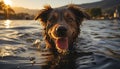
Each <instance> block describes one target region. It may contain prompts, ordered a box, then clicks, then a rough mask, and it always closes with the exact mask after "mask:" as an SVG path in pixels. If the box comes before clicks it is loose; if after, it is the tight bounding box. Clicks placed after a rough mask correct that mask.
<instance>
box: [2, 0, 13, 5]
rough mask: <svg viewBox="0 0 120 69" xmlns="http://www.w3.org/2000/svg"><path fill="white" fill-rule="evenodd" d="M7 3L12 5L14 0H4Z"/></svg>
mask: <svg viewBox="0 0 120 69" xmlns="http://www.w3.org/2000/svg"><path fill="white" fill-rule="evenodd" d="M4 2H5V4H6V5H12V1H11V0H4Z"/></svg>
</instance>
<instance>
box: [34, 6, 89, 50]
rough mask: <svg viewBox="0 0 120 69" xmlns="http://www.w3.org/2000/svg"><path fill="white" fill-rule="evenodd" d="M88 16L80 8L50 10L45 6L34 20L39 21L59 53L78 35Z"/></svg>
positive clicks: (66, 48)
mask: <svg viewBox="0 0 120 69" xmlns="http://www.w3.org/2000/svg"><path fill="white" fill-rule="evenodd" d="M84 18H89V15H88V14H87V13H85V12H83V11H82V10H81V8H80V7H78V6H74V5H69V6H67V7H60V8H51V7H50V6H47V7H46V8H45V9H43V10H41V11H40V13H39V15H38V16H37V17H36V18H35V20H37V19H40V20H41V21H42V22H41V23H42V25H43V26H44V28H45V30H46V34H47V35H48V36H49V37H50V38H51V39H52V40H53V42H54V44H55V47H56V49H57V50H58V51H59V52H64V51H66V50H68V48H69V46H71V44H72V43H73V42H74V41H75V39H76V38H77V36H78V34H79V33H80V28H79V27H80V25H81V22H82V21H83V19H84Z"/></svg>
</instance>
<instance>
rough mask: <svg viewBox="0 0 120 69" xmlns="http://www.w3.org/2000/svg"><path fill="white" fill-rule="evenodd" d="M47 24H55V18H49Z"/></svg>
mask: <svg viewBox="0 0 120 69" xmlns="http://www.w3.org/2000/svg"><path fill="white" fill-rule="evenodd" d="M48 21H49V22H51V23H55V22H56V18H55V17H51V18H49V19H48Z"/></svg>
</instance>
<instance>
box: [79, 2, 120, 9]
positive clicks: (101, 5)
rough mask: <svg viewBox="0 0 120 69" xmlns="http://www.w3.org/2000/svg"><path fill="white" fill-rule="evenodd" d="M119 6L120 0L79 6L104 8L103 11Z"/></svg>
mask: <svg viewBox="0 0 120 69" xmlns="http://www.w3.org/2000/svg"><path fill="white" fill-rule="evenodd" d="M118 5H119V6H120V0H102V1H99V2H93V3H86V4H81V5H79V6H81V7H83V8H94V7H99V8H102V9H108V8H114V7H116V6H118Z"/></svg>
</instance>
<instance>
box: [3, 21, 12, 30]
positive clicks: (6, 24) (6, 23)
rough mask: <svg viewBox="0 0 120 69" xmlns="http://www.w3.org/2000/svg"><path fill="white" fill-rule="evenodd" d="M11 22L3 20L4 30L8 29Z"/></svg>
mask: <svg viewBox="0 0 120 69" xmlns="http://www.w3.org/2000/svg"><path fill="white" fill-rule="evenodd" d="M11 22H12V21H11V20H5V21H4V23H5V28H10V24H11Z"/></svg>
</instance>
